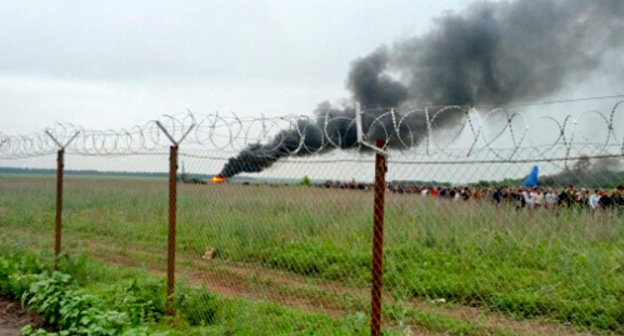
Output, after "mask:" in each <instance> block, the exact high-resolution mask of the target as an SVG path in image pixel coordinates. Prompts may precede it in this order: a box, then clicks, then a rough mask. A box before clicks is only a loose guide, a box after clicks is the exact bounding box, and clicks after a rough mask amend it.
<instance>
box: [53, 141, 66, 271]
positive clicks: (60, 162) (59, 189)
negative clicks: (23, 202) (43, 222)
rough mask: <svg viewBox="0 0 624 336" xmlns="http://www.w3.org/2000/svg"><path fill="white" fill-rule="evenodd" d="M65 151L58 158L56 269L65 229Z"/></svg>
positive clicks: (61, 150) (55, 232) (62, 150)
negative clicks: (63, 220) (63, 217)
mask: <svg viewBox="0 0 624 336" xmlns="http://www.w3.org/2000/svg"><path fill="white" fill-rule="evenodd" d="M64 157H65V149H59V150H58V152H57V157H56V163H57V165H56V218H55V225H54V269H56V267H57V262H58V257H59V255H60V254H61V231H62V228H63V223H62V214H63V168H64V167H65V162H64Z"/></svg>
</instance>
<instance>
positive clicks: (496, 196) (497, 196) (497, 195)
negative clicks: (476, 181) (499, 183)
mask: <svg viewBox="0 0 624 336" xmlns="http://www.w3.org/2000/svg"><path fill="white" fill-rule="evenodd" d="M502 199H503V191H502V190H501V188H500V187H497V188H496V189H494V193H493V194H492V200H493V201H494V203H495V204H500V203H501V200H502Z"/></svg>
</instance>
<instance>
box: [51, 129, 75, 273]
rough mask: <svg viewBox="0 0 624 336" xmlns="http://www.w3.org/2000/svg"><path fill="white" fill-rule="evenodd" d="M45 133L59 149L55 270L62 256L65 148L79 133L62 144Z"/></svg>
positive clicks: (57, 162) (55, 222)
mask: <svg viewBox="0 0 624 336" xmlns="http://www.w3.org/2000/svg"><path fill="white" fill-rule="evenodd" d="M45 133H46V134H47V135H48V136H49V137H50V139H52V141H53V142H54V143H55V144H56V145H57V146H58V147H59V150H58V152H57V157H56V216H55V218H54V269H56V268H57V266H58V257H59V255H60V254H61V232H62V229H63V169H64V168H65V147H67V146H69V144H70V143H71V142H72V141H74V139H76V137H77V136H78V133H79V132H76V133H74V135H73V136H72V137H71V138H69V140H67V142H66V143H65V144H62V143H61V142H60V141H59V139H57V138H56V137H54V135H52V133H50V131H45Z"/></svg>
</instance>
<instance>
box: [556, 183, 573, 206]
mask: <svg viewBox="0 0 624 336" xmlns="http://www.w3.org/2000/svg"><path fill="white" fill-rule="evenodd" d="M573 202H574V186H573V185H569V186H568V187H567V188H565V189H563V190H562V191H561V193H560V194H559V205H560V206H561V207H564V208H567V207H570V206H571V205H572V204H573Z"/></svg>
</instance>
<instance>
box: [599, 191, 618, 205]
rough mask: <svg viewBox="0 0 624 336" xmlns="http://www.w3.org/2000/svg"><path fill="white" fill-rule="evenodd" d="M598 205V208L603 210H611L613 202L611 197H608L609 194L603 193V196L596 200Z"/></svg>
mask: <svg viewBox="0 0 624 336" xmlns="http://www.w3.org/2000/svg"><path fill="white" fill-rule="evenodd" d="M598 205H600V207H601V208H603V209H610V208H613V206H614V205H615V202H614V201H613V197H612V196H609V194H607V193H604V195H603V196H602V197H600V199H599V200H598Z"/></svg>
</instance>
